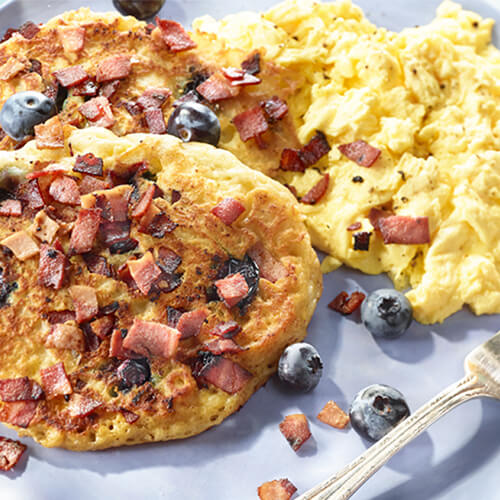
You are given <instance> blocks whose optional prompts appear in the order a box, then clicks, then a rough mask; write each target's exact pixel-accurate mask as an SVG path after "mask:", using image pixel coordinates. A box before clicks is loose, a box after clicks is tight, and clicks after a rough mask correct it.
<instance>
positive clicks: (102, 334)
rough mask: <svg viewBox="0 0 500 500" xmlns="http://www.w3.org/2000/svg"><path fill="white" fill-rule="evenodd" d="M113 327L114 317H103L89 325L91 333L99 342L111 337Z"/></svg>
mask: <svg viewBox="0 0 500 500" xmlns="http://www.w3.org/2000/svg"><path fill="white" fill-rule="evenodd" d="M114 326H115V316H114V315H108V316H103V317H102V318H97V319H96V320H95V321H92V323H90V328H91V330H92V332H93V333H94V334H95V335H96V336H97V337H99V338H100V339H101V340H104V339H105V338H106V337H109V335H111V332H112V331H113V328H114Z"/></svg>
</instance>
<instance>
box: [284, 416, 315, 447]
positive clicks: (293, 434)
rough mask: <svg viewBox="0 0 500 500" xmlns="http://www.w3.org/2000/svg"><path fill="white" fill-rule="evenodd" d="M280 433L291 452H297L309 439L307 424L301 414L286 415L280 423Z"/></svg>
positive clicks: (309, 433)
mask: <svg viewBox="0 0 500 500" xmlns="http://www.w3.org/2000/svg"><path fill="white" fill-rule="evenodd" d="M280 431H281V433H282V434H283V436H285V438H286V440H287V441H288V443H289V444H290V446H291V447H292V449H293V451H298V449H299V448H300V447H301V446H302V445H303V444H304V443H305V442H306V441H307V440H308V439H309V438H310V437H311V431H310V430H309V423H308V422H307V418H306V416H305V415H304V414H303V413H296V414H294V415H287V416H286V417H285V418H284V420H283V421H282V422H281V423H280Z"/></svg>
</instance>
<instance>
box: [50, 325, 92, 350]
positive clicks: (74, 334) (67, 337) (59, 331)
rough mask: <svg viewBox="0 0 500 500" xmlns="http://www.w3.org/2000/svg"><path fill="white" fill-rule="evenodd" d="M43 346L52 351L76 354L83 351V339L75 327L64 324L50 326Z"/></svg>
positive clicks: (81, 333)
mask: <svg viewBox="0 0 500 500" xmlns="http://www.w3.org/2000/svg"><path fill="white" fill-rule="evenodd" d="M44 344H45V346H47V347H53V348H54V349H68V350H71V351H78V352H83V351H85V338H84V336H83V332H82V331H81V330H80V328H78V327H77V326H75V325H68V324H66V323H57V324H55V325H52V327H51V328H50V333H49V334H48V336H47V338H46V339H45V342H44Z"/></svg>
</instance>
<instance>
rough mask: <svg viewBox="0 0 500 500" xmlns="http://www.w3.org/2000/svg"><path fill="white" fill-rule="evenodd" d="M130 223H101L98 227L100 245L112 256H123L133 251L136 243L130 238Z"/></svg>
mask: <svg viewBox="0 0 500 500" xmlns="http://www.w3.org/2000/svg"><path fill="white" fill-rule="evenodd" d="M130 226H131V223H130V221H121V222H103V223H102V224H101V225H100V226H99V228H100V229H99V231H100V235H101V242H102V244H103V245H104V246H105V247H107V248H109V251H110V253H112V254H117V253H118V254H123V253H127V252H131V251H132V250H134V249H135V248H136V247H137V245H138V241H137V240H134V239H132V238H130Z"/></svg>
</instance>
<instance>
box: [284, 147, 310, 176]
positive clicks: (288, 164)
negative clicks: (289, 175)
mask: <svg viewBox="0 0 500 500" xmlns="http://www.w3.org/2000/svg"><path fill="white" fill-rule="evenodd" d="M280 168H281V169H282V170H289V171H290V172H304V171H305V169H306V167H305V165H304V163H303V162H302V160H301V158H300V151H299V150H298V149H290V148H285V149H284V150H283V151H282V153H281V158H280Z"/></svg>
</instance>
